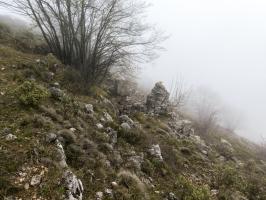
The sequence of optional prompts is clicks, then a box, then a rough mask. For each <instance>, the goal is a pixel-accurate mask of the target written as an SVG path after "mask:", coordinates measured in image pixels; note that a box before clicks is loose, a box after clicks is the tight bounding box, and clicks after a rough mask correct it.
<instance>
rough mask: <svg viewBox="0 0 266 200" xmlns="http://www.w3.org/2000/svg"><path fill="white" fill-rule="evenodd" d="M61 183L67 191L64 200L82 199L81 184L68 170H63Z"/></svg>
mask: <svg viewBox="0 0 266 200" xmlns="http://www.w3.org/2000/svg"><path fill="white" fill-rule="evenodd" d="M63 184H64V187H65V189H66V192H67V198H66V200H82V193H83V191H84V188H83V184H82V182H81V180H80V179H78V178H77V177H76V175H75V174H73V173H72V172H71V171H70V170H66V171H65V172H64V174H63Z"/></svg>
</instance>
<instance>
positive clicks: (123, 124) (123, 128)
mask: <svg viewBox="0 0 266 200" xmlns="http://www.w3.org/2000/svg"><path fill="white" fill-rule="evenodd" d="M120 126H121V128H122V130H124V131H129V130H130V129H131V127H130V125H129V124H128V123H126V122H124V123H122V124H121V125H120Z"/></svg>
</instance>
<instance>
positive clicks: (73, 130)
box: [69, 128, 77, 133]
mask: <svg viewBox="0 0 266 200" xmlns="http://www.w3.org/2000/svg"><path fill="white" fill-rule="evenodd" d="M69 130H70V131H72V132H73V133H74V132H76V131H77V129H75V128H70V129H69Z"/></svg>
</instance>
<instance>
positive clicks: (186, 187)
mask: <svg viewBox="0 0 266 200" xmlns="http://www.w3.org/2000/svg"><path fill="white" fill-rule="evenodd" d="M175 187H176V189H177V191H178V194H179V198H180V199H183V200H208V199H211V196H210V190H209V188H208V187H207V186H205V185H203V186H201V185H195V184H193V183H192V182H191V181H189V180H188V179H186V178H185V177H184V176H179V177H178V180H177V182H176V183H175Z"/></svg>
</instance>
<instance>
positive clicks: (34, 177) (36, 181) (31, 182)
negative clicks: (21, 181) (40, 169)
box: [30, 175, 42, 187]
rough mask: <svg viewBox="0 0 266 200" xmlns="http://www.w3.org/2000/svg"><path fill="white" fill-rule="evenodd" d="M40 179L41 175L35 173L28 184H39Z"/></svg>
mask: <svg viewBox="0 0 266 200" xmlns="http://www.w3.org/2000/svg"><path fill="white" fill-rule="evenodd" d="M41 180H42V176H41V175H35V176H33V177H32V178H31V181H30V185H31V186H33V187H34V186H38V185H40V183H41Z"/></svg>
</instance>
